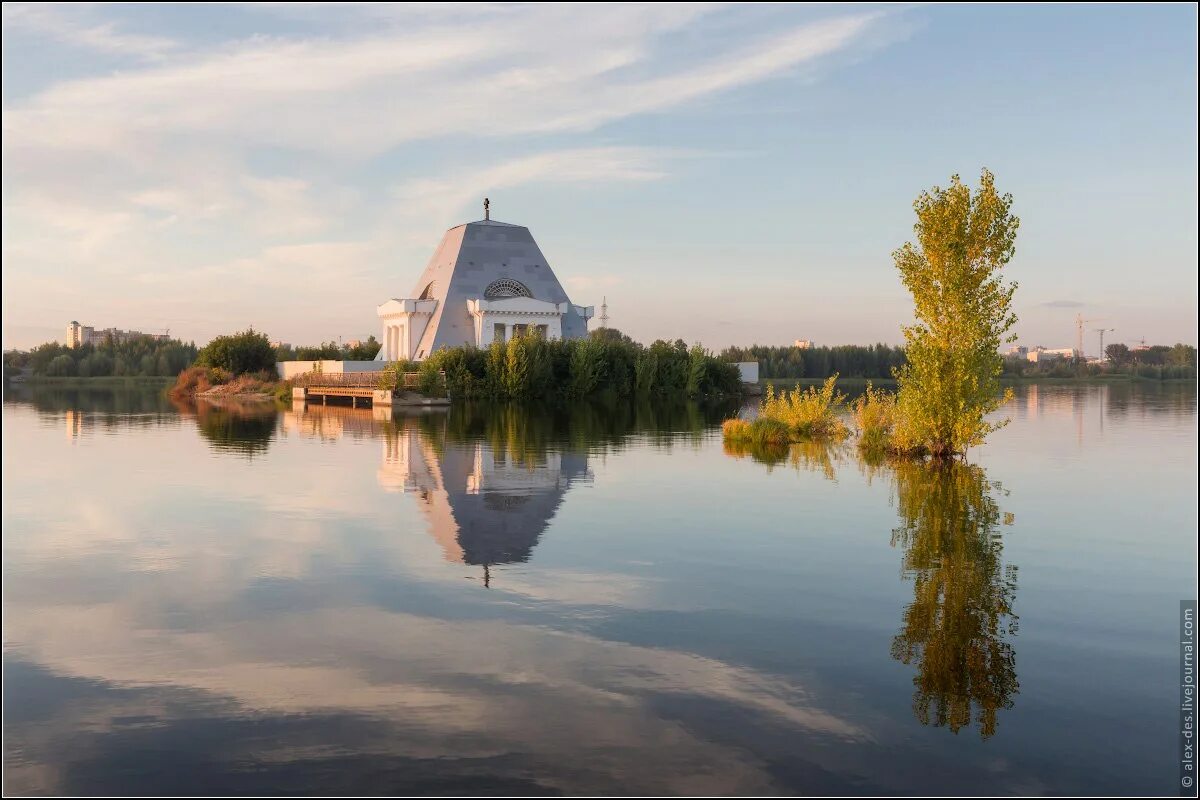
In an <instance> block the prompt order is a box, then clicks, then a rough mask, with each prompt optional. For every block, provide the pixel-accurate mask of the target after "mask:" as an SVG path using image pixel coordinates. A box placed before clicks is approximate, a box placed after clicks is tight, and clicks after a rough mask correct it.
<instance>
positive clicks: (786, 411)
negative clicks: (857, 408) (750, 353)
mask: <svg viewBox="0 0 1200 800" xmlns="http://www.w3.org/2000/svg"><path fill="white" fill-rule="evenodd" d="M837 378H838V376H837V375H831V376H830V377H829V378H827V379H826V380H825V383H824V384H823V385H822V386H821V388H819V389H818V388H817V387H815V386H810V387H808V388H807V389H801V388H800V387H799V386H797V387H796V388H795V389H793V390H792V391H790V392H780V393H778V394H776V393H775V387H774V386H771V385H769V384H768V386H767V394H766V396H765V397H764V398H763V401H762V408H760V409H759V412H758V413H759V418H760V419H766V420H771V421H774V422H779V423H782V424H783V425H785V426H786V427H787V429H788V431H790V432H791V434H792V437H793V438H794V439H796V440H800V439H818V438H839V439H840V438H842V437H844V436H846V435H848V434H849V432H850V431H849V429H848V428H847V427H846V423H845V422H843V421H842V418H841V416H840V414H839V412H840V411H841V410H842V408H844V407H845V405H846V395H845V394H843V393H842V392H839V391H838V390H837Z"/></svg>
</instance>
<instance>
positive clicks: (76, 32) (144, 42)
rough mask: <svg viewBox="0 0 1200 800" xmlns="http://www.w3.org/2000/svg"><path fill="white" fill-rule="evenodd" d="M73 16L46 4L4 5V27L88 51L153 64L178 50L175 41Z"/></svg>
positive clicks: (177, 43) (77, 11)
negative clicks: (38, 35)
mask: <svg viewBox="0 0 1200 800" xmlns="http://www.w3.org/2000/svg"><path fill="white" fill-rule="evenodd" d="M79 12H80V9H78V8H76V9H75V13H70V12H67V11H64V10H63V9H62V8H59V7H56V6H53V5H46V4H36V5H33V4H26V3H5V4H4V27H5V28H6V29H9V28H18V29H22V30H26V31H29V32H32V33H35V34H41V35H44V36H49V37H50V38H52V39H56V40H58V41H60V42H63V43H65V44H69V45H75V46H78V47H82V48H85V49H88V50H94V51H97V52H100V53H105V54H108V55H117V56H128V57H132V58H135V59H142V60H146V61H157V60H160V59H162V58H163V57H164V56H166V55H167V54H168V53H170V52H172V51H174V50H176V49H178V48H179V42H177V41H175V40H174V39H169V38H166V37H162V36H146V35H141V34H136V33H129V32H127V31H122V30H120V29H119V28H118V27H117V26H116V25H115V24H114V23H111V22H101V23H89V22H88V21H87V20H86V19H84V18H82V17H81V16H80V15H79Z"/></svg>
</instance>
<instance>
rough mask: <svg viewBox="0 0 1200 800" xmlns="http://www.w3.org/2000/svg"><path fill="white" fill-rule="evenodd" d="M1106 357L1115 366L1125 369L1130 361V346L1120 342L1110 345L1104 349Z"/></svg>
mask: <svg viewBox="0 0 1200 800" xmlns="http://www.w3.org/2000/svg"><path fill="white" fill-rule="evenodd" d="M1104 355H1105V357H1106V358H1108V360H1109V362H1110V363H1112V364H1113V366H1117V367H1123V366H1125V365H1126V364H1128V363H1129V361H1130V356H1129V345H1125V344H1120V343H1119V342H1117V343H1113V344H1110V345H1108V346H1107V347H1105V348H1104Z"/></svg>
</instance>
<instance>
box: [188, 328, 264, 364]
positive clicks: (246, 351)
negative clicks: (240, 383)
mask: <svg viewBox="0 0 1200 800" xmlns="http://www.w3.org/2000/svg"><path fill="white" fill-rule="evenodd" d="M196 363H197V364H198V365H199V366H202V367H219V368H220V369H223V370H226V371H228V372H229V373H231V374H233V375H241V374H243V373H246V372H261V371H263V370H271V369H274V367H275V348H273V347H271V341H270V340H269V339H268V338H267V336H266V334H263V333H258V332H257V331H255V330H254V329H253V328H249V329H247V330H244V331H242V332H240V333H236V334H233V335H229V336H218V337H217V338H215V339H213V340H212V341H211V342H209V343H208V344H206V345H205V346H204V349H202V350H201V351H200V354H199V355H198V356H197V357H196Z"/></svg>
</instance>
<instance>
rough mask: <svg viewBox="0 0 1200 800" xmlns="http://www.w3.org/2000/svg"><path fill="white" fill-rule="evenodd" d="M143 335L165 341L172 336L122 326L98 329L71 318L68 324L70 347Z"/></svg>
mask: <svg viewBox="0 0 1200 800" xmlns="http://www.w3.org/2000/svg"><path fill="white" fill-rule="evenodd" d="M143 336H144V337H148V338H150V339H154V340H155V341H159V342H165V341H167V339H169V338H170V337H169V336H168V335H167V334H165V333H142V332H141V331H123V330H121V329H120V328H104V329H103V330H96V329H95V328H93V327H92V326H90V325H80V324H79V322H78V321H76V320H71V322H70V323H69V324H68V325H67V346H68V347H82V346H83V345H85V344H101V343H102V342H104V341H105V340H106V339H109V338H111V339H112V340H113V341H114V342H116V343H117V344H121V343H123V342H128V341H129V340H131V339H137V338H140V337H143Z"/></svg>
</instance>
